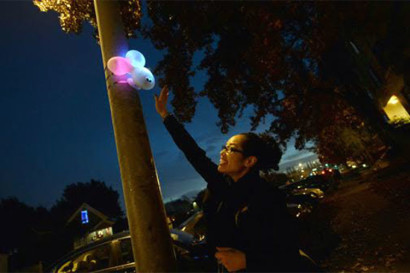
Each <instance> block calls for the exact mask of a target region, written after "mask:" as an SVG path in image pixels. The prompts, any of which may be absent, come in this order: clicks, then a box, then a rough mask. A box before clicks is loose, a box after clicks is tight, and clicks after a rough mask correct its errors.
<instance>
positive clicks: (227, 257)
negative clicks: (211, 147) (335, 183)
mask: <svg viewBox="0 0 410 273" xmlns="http://www.w3.org/2000/svg"><path fill="white" fill-rule="evenodd" d="M167 101H168V88H167V87H164V88H163V89H162V90H161V93H160V96H159V97H158V96H155V107H156V110H157V112H158V114H159V115H160V116H161V117H162V118H163V121H164V124H165V126H166V128H167V130H168V131H169V133H170V134H171V136H172V138H173V139H174V141H175V143H176V145H177V146H178V147H179V148H180V149H181V150H182V151H183V153H184V154H185V156H186V158H187V159H188V160H189V162H190V163H191V164H192V165H193V167H194V168H195V170H196V171H197V172H198V173H199V174H200V175H201V176H202V177H203V178H204V179H205V181H206V182H207V184H208V185H207V190H208V196H207V199H206V201H205V202H204V215H205V217H206V218H205V219H206V221H207V232H208V233H207V242H208V245H209V246H210V251H211V253H212V255H214V256H215V258H216V259H217V260H218V262H219V263H220V264H222V265H223V266H224V267H225V268H226V269H227V270H228V271H229V272H235V271H245V270H246V271H248V272H284V271H288V272H296V271H300V266H299V265H300V262H299V248H298V244H297V233H296V232H295V229H294V224H293V223H292V218H291V217H290V215H289V214H288V212H287V209H286V203H285V199H284V196H283V195H282V194H281V193H280V192H279V191H278V190H277V189H276V188H274V187H271V186H270V185H269V184H268V183H267V182H266V181H265V180H263V179H262V178H260V177H259V171H260V170H263V169H271V168H274V169H278V163H279V160H280V158H281V155H282V152H281V151H280V150H279V149H278V148H277V147H272V146H269V145H267V144H266V143H265V142H263V141H262V140H261V139H260V138H259V137H258V136H257V135H255V134H253V133H245V134H239V135H235V136H233V137H231V138H230V139H229V140H228V141H227V142H226V145H224V146H223V147H222V150H221V152H220V161H219V164H218V165H216V164H214V163H213V162H212V161H211V160H210V159H209V158H208V157H207V156H206V154H205V152H204V151H203V150H202V149H201V148H200V147H198V145H197V144H196V142H195V141H194V140H193V138H192V137H191V136H190V135H189V134H188V133H187V132H186V131H185V129H184V127H183V126H182V125H181V124H180V123H179V122H178V121H177V120H176V119H175V118H174V117H173V116H172V115H170V114H169V113H168V111H167V106H166V105H167Z"/></svg>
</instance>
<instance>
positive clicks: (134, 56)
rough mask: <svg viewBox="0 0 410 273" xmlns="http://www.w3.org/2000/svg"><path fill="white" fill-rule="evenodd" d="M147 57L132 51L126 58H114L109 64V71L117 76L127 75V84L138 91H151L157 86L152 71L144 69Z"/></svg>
mask: <svg viewBox="0 0 410 273" xmlns="http://www.w3.org/2000/svg"><path fill="white" fill-rule="evenodd" d="M144 66H145V57H144V55H142V53H141V52H139V51H137V50H130V51H128V52H127V54H125V57H120V56H116V57H112V58H111V59H109V60H108V62H107V67H108V69H109V70H110V71H111V72H112V73H113V74H114V75H116V76H123V75H127V82H128V84H129V85H131V86H132V87H134V88H136V89H144V90H150V89H152V88H153V87H154V86H155V78H154V75H153V74H152V73H151V71H150V70H149V69H148V68H146V67H144Z"/></svg>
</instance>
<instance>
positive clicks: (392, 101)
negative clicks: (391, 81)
mask: <svg viewBox="0 0 410 273" xmlns="http://www.w3.org/2000/svg"><path fill="white" fill-rule="evenodd" d="M398 102H399V98H398V97H396V96H395V95H393V96H391V97H390V99H389V101H388V102H387V104H396V103H398Z"/></svg>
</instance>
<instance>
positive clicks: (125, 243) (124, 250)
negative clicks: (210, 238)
mask: <svg viewBox="0 0 410 273" xmlns="http://www.w3.org/2000/svg"><path fill="white" fill-rule="evenodd" d="M120 248H121V264H128V263H132V262H134V256H133V252H132V247H131V239H130V238H126V239H123V240H121V241H120Z"/></svg>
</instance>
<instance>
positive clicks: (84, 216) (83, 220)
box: [81, 209, 88, 224]
mask: <svg viewBox="0 0 410 273" xmlns="http://www.w3.org/2000/svg"><path fill="white" fill-rule="evenodd" d="M81 223H82V224H88V211H87V210H86V209H85V210H82V211H81Z"/></svg>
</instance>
